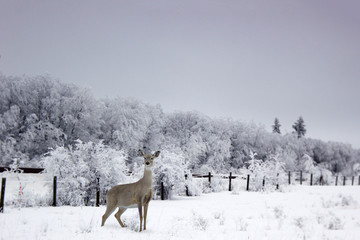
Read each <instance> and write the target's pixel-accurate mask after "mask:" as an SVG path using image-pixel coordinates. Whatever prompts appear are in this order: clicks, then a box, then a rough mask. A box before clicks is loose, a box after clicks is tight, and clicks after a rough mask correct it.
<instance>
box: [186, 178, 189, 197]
mask: <svg viewBox="0 0 360 240" xmlns="http://www.w3.org/2000/svg"><path fill="white" fill-rule="evenodd" d="M187 178H188V175H187V174H185V183H186V184H185V193H186V196H187V197H188V196H189V187H188V185H187Z"/></svg>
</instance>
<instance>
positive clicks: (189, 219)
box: [0, 186, 360, 240]
mask: <svg viewBox="0 0 360 240" xmlns="http://www.w3.org/2000/svg"><path fill="white" fill-rule="evenodd" d="M359 201H360V187H358V186H345V187H334V186H332V187H328V186H312V187H310V186H289V187H287V188H286V189H284V190H283V192H271V193H259V192H239V194H233V193H231V192H220V193H209V194H203V195H202V196H198V197H176V198H175V199H173V200H166V201H152V202H151V203H150V207H149V213H148V223H147V228H148V229H147V230H146V231H144V232H140V233H139V232H137V231H138V227H139V223H138V213H137V210H136V209H130V210H128V211H127V212H125V213H124V215H123V216H122V218H123V220H124V222H125V224H126V225H127V226H128V227H127V228H121V227H120V225H119V224H118V222H117V221H116V219H115V218H114V217H109V219H108V220H107V222H106V224H105V226H104V227H100V224H101V216H102V214H103V213H104V211H105V206H102V207H99V208H96V207H39V208H36V207H35V208H21V209H20V208H15V207H11V206H7V207H6V209H5V213H3V214H0V239H4V240H8V239H67V240H68V239H87V240H88V239H127V240H130V239H131V240H132V239H156V240H159V239H232V238H233V239H276V240H278V239H346V240H349V239H359V236H360V202H359Z"/></svg>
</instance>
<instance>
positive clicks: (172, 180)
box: [153, 149, 189, 199]
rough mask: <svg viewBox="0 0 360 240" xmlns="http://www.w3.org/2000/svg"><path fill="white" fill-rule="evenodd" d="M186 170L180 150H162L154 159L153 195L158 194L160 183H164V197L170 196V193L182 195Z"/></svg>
mask: <svg viewBox="0 0 360 240" xmlns="http://www.w3.org/2000/svg"><path fill="white" fill-rule="evenodd" d="M186 172H187V167H186V164H185V157H184V156H183V155H182V154H181V153H180V151H179V152H171V151H169V150H166V149H165V150H162V151H161V153H160V156H159V157H158V158H156V159H155V160H154V170H153V175H154V176H153V179H154V183H153V189H154V196H160V194H161V193H160V191H161V183H163V184H164V197H165V199H168V198H169V197H171V194H178V195H184V193H185V173H186ZM188 175H189V174H188Z"/></svg>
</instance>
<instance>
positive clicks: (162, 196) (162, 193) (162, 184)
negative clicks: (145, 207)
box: [161, 182, 165, 200]
mask: <svg viewBox="0 0 360 240" xmlns="http://www.w3.org/2000/svg"><path fill="white" fill-rule="evenodd" d="M164 199H165V196H164V183H163V182H161V200H164Z"/></svg>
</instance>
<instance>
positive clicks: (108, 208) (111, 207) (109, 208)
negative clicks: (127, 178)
mask: <svg viewBox="0 0 360 240" xmlns="http://www.w3.org/2000/svg"><path fill="white" fill-rule="evenodd" d="M115 209H116V205H113V204H110V203H108V204H107V205H106V211H105V214H104V215H103V216H102V223H101V226H104V224H105V221H106V219H107V218H108V217H109V216H110V214H112V213H113V212H114V211H115Z"/></svg>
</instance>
